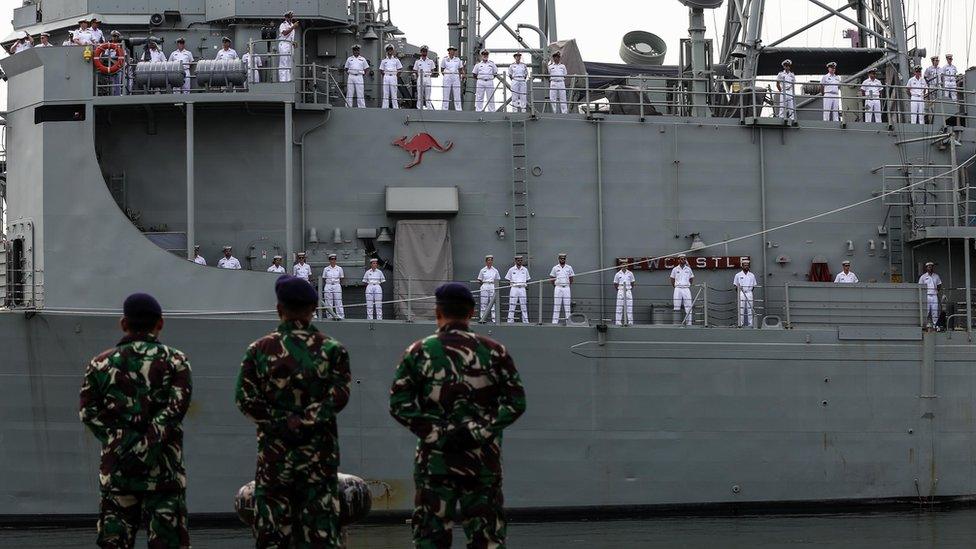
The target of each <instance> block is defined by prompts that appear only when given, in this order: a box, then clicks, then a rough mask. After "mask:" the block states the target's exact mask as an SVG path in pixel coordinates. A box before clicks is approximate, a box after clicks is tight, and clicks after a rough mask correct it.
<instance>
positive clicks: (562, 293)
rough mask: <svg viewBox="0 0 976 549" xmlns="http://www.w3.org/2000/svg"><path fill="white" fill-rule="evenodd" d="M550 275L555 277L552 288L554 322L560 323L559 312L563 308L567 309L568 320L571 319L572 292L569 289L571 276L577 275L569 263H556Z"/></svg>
mask: <svg viewBox="0 0 976 549" xmlns="http://www.w3.org/2000/svg"><path fill="white" fill-rule="evenodd" d="M549 276H550V277H551V278H555V279H556V280H555V287H554V288H553V289H552V323H553V324H559V314H560V313H561V312H562V310H565V311H566V320H569V315H570V314H571V311H570V298H571V297H572V294H571V292H570V290H569V284H570V280H569V279H570V278H571V277H574V276H576V273H575V272H574V271H573V268H572V267H571V266H570V265H569V264H568V263H567V264H566V265H560V264H559V263H556V264H555V265H553V267H552V270H551V271H549Z"/></svg>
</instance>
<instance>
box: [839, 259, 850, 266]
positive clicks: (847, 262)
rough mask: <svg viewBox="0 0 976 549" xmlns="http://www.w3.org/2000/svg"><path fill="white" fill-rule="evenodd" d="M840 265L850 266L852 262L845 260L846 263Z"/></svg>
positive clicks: (842, 262)
mask: <svg viewBox="0 0 976 549" xmlns="http://www.w3.org/2000/svg"><path fill="white" fill-rule="evenodd" d="M840 264H841V265H850V264H851V262H850V261H849V260H847V259H845V260H844V261H841V262H840Z"/></svg>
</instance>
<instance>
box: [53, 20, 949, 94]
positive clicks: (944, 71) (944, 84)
mask: <svg viewBox="0 0 976 549" xmlns="http://www.w3.org/2000/svg"><path fill="white" fill-rule="evenodd" d="M41 36H43V35H41ZM958 76H959V69H958V68H957V67H956V66H955V65H953V64H952V54H951V53H947V54H946V66H945V67H944V68H943V69H942V88H943V89H944V90H945V91H944V92H943V95H944V96H945V98H946V99H948V100H950V101H956V100H957V99H958V95H957V92H956V90H957V88H958V86H959V81H958ZM950 108H951V109H952V110H951V111H950V112H953V113H954V112H955V107H954V106H952V105H950Z"/></svg>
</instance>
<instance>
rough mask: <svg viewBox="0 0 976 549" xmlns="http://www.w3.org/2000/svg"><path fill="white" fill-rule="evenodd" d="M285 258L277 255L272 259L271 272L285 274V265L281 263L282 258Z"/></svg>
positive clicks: (269, 269)
mask: <svg viewBox="0 0 976 549" xmlns="http://www.w3.org/2000/svg"><path fill="white" fill-rule="evenodd" d="M282 259H284V258H283V257H281V256H280V255H276V256H274V257H273V258H272V259H271V266H270V267H268V272H269V273H277V274H285V266H284V265H282V264H281V260H282Z"/></svg>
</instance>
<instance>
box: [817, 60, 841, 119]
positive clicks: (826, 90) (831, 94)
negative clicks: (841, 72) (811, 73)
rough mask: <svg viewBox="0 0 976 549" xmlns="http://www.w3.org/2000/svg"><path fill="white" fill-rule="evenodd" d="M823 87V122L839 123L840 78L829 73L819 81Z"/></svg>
mask: <svg viewBox="0 0 976 549" xmlns="http://www.w3.org/2000/svg"><path fill="white" fill-rule="evenodd" d="M820 84H821V85H823V119H824V122H830V121H834V122H840V77H839V76H837V75H836V74H830V73H829V72H828V73H827V74H825V75H823V77H822V78H821V79H820Z"/></svg>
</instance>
